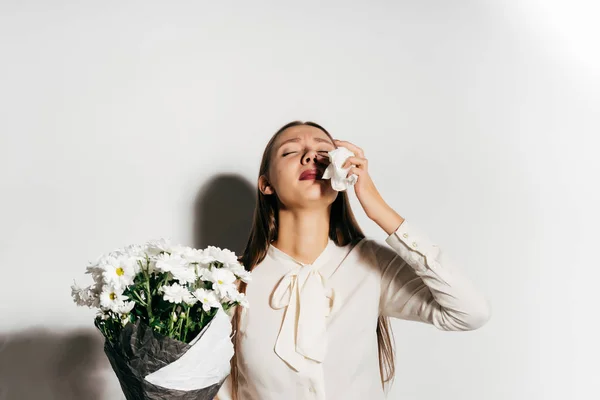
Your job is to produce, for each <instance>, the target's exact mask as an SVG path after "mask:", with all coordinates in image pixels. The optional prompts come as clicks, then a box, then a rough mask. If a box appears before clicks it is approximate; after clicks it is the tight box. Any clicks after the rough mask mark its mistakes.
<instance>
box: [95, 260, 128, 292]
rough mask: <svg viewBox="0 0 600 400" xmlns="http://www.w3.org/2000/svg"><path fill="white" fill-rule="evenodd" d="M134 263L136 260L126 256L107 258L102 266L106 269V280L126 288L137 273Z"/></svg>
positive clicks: (108, 282) (103, 275) (104, 276)
mask: <svg viewBox="0 0 600 400" xmlns="http://www.w3.org/2000/svg"><path fill="white" fill-rule="evenodd" d="M134 264H135V261H133V260H131V259H126V258H124V257H121V258H109V259H107V260H106V264H104V265H102V266H101V268H102V269H103V270H104V272H103V273H102V277H103V278H104V282H105V283H106V284H108V285H112V286H118V287H120V288H123V289H124V288H126V287H127V286H129V285H131V284H132V283H133V278H134V277H135V273H136V272H135V266H134Z"/></svg>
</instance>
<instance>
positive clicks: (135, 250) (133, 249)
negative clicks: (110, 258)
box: [123, 244, 145, 259]
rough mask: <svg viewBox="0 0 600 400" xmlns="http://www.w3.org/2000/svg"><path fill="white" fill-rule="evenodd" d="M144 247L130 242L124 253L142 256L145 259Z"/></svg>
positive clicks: (130, 255) (131, 255)
mask: <svg viewBox="0 0 600 400" xmlns="http://www.w3.org/2000/svg"><path fill="white" fill-rule="evenodd" d="M144 250H145V249H144V247H143V246H140V245H139V244H130V245H129V246H126V247H125V248H124V249H123V254H125V255H127V256H129V257H140V258H142V259H143V257H144V254H145V252H144Z"/></svg>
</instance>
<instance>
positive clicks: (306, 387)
mask: <svg viewBox="0 0 600 400" xmlns="http://www.w3.org/2000/svg"><path fill="white" fill-rule="evenodd" d="M385 241H386V243H387V244H388V245H389V246H390V247H388V246H385V245H383V244H380V243H379V242H377V241H375V240H373V239H368V238H364V239H362V240H361V241H360V242H359V243H357V244H356V245H354V246H352V245H351V244H348V245H346V246H337V245H336V244H335V243H334V242H333V240H331V239H329V243H328V245H327V247H326V248H325V250H324V251H323V252H322V253H321V254H320V255H319V257H318V258H317V259H316V260H315V261H314V262H313V263H312V264H304V263H301V262H299V261H297V260H295V259H293V258H292V257H291V256H289V255H287V254H286V253H284V252H283V251H281V250H279V249H277V248H276V247H275V246H273V245H271V246H270V247H269V249H268V251H267V256H266V257H265V259H264V260H263V261H262V262H261V263H260V264H258V265H257V266H256V267H255V268H254V270H253V272H252V274H253V277H252V281H251V282H250V283H249V284H248V287H247V289H246V295H247V299H248V303H249V305H250V306H249V308H248V309H242V314H241V316H240V327H239V330H240V332H239V333H240V336H239V339H240V348H239V350H238V353H237V357H238V361H237V365H238V369H239V375H238V376H239V391H238V393H239V400H284V399H285V400H290V399H316V400H338V399H344V400H352V399H357V400H358V399H360V400H364V399H366V398H368V399H369V400H381V399H385V392H384V390H383V388H382V386H381V378H380V375H379V356H378V346H377V333H376V328H377V319H378V316H379V315H387V316H390V317H395V318H400V319H405V320H412V321H420V322H425V323H429V324H432V325H434V326H435V327H436V328H438V329H440V330H445V331H467V330H473V329H477V328H479V327H481V326H482V325H484V324H485V323H486V322H487V321H488V319H489V318H490V304H489V302H488V300H487V298H486V297H485V296H483V295H482V293H480V292H479V291H478V290H477V289H476V288H475V287H474V286H473V285H472V284H471V282H470V281H469V280H468V279H467V278H466V277H465V276H464V275H463V274H462V273H461V272H460V270H459V269H457V268H453V267H452V266H451V265H449V264H448V262H446V263H445V264H444V265H442V264H440V261H439V253H440V252H439V248H438V246H437V245H435V244H433V243H431V241H430V240H429V238H428V237H427V236H426V235H424V234H423V233H421V232H419V231H418V230H416V229H415V228H414V227H412V226H411V225H410V224H409V222H408V221H406V220H404V221H403V222H402V224H401V225H400V226H399V227H398V229H397V230H396V231H395V232H393V233H392V234H391V235H389V236H388V237H387V239H386V240H385ZM230 385H231V382H230V377H229V378H227V380H226V381H225V384H224V385H223V386H222V387H221V389H220V391H219V393H218V395H217V397H216V398H215V399H218V400H230V399H231V387H230Z"/></svg>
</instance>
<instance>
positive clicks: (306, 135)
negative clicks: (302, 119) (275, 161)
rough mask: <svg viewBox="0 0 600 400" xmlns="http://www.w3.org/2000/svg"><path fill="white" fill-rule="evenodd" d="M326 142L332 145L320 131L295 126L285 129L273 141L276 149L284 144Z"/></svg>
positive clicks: (303, 126) (313, 128) (305, 126)
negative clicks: (312, 141)
mask: <svg viewBox="0 0 600 400" xmlns="http://www.w3.org/2000/svg"><path fill="white" fill-rule="evenodd" d="M305 140H306V141H310V140H316V141H319V142H320V141H326V142H327V143H330V144H333V142H332V141H331V139H330V138H329V136H328V135H327V134H326V133H325V132H323V131H322V130H321V129H319V128H317V127H314V126H310V125H296V126H292V127H290V128H287V129H286V130H285V131H283V132H281V133H280V134H279V136H278V137H277V140H276V141H275V146H276V147H278V146H280V145H281V144H282V143H284V142H288V141H289V142H292V143H293V142H302V141H305Z"/></svg>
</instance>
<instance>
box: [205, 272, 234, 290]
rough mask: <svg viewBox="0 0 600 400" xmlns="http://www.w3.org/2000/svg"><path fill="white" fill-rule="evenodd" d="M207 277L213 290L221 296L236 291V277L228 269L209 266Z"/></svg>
mask: <svg viewBox="0 0 600 400" xmlns="http://www.w3.org/2000/svg"><path fill="white" fill-rule="evenodd" d="M207 278H208V280H209V281H210V282H212V288H213V290H214V291H216V292H217V294H218V295H219V296H221V297H230V296H231V295H232V294H233V293H235V292H237V288H236V286H235V281H236V280H237V278H236V277H235V275H234V274H233V272H231V271H230V270H228V269H225V268H211V270H210V273H209V274H208V276H207Z"/></svg>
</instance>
